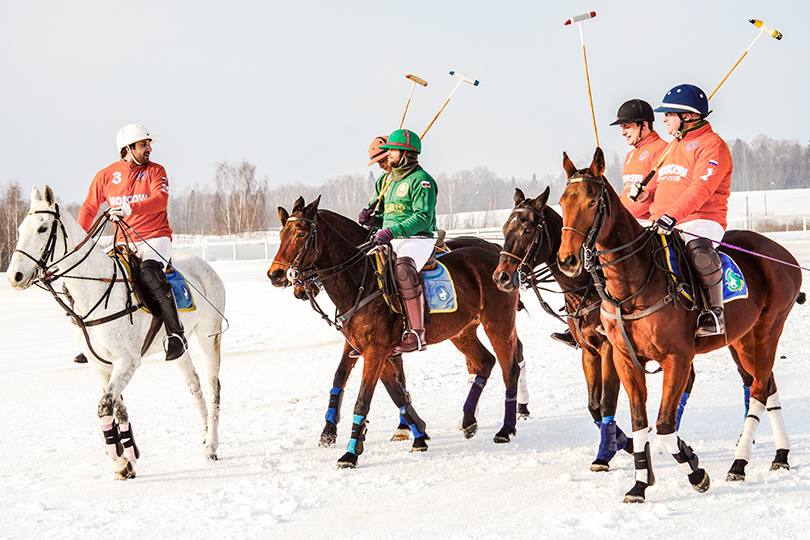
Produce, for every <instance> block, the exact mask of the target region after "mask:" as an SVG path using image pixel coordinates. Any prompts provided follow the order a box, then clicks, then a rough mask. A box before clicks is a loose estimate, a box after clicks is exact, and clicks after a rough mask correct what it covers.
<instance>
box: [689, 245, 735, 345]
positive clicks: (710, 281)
mask: <svg viewBox="0 0 810 540" xmlns="http://www.w3.org/2000/svg"><path fill="white" fill-rule="evenodd" d="M686 250H687V253H688V254H689V259H690V261H691V263H692V268H694V269H695V274H696V275H697V278H698V281H700V286H701V287H702V288H703V290H704V291H705V293H706V300H707V303H708V308H709V309H708V310H707V311H702V312H701V313H700V315H698V321H697V324H698V328H697V332H696V333H695V335H696V336H697V337H705V336H718V335H722V334H725V333H726V322H725V318H724V317H723V263H722V261H721V260H720V255H718V254H717V251H715V249H714V247H713V246H712V241H711V240H709V239H707V238H696V239H695V240H691V241H689V242H688V243H687V244H686Z"/></svg>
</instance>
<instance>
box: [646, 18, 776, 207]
mask: <svg viewBox="0 0 810 540" xmlns="http://www.w3.org/2000/svg"><path fill="white" fill-rule="evenodd" d="M748 22H750V23H751V24H753V25H754V26H756V27H757V28H759V34H757V37H755V38H754V41H752V42H751V45H749V46H748V48H747V49H745V52H744V53H742V56H740V59H739V60H737V63H736V64H734V66H733V67H732V68H731V69H730V70H729V72H728V73H726V76H725V77H723V80H722V81H720V84H718V85H717V88H715V89H714V90H713V91H712V93H711V94H709V97H708V98H707V99H712V96H713V95H714V94H716V93H717V91H718V90H720V87H721V86H723V83H724V82H726V79H728V76H729V75H731V72H732V71H734V70H735V69H736V68H737V66H739V65H740V62H742V60H743V58H745V56H746V55H747V54H748V51H750V50H751V47H753V46H754V43H756V42H757V40H759V38H761V37H762V34H765V33H766V32H767V33H768V34H769V35H770V36H771V37H772V38H774V39H776V40H780V39H782V32H779V31H778V30H775V29H774V28H771V27H770V26H768V25H767V24H765V23H764V22H762V21H760V20H759V19H748ZM676 141H677V139H674V140H673V141H671V142H670V143H669V146H667V150H666V152H664V153H663V154H662V155H661V159H659V160H658V163H656V164H655V167H653V168H652V169H651V170H650V172H648V173H647V176H645V177H644V180H642V181H641V187H644V186H646V185H647V184H648V183H649V182H650V180H652V177H653V176H655V173H656V172H658V169H659V168H660V167H661V165H662V164H663V163H664V160H665V159H666V158H667V156H668V155H669V154H670V152H672V149H673V148H675V142H676ZM633 200H634V201H635V199H633Z"/></svg>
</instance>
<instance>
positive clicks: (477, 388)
mask: <svg viewBox="0 0 810 540" xmlns="http://www.w3.org/2000/svg"><path fill="white" fill-rule="evenodd" d="M486 385H487V378H486V377H482V376H481V375H476V376H475V380H474V381H472V382H471V383H470V392H469V393H468V394H467V401H465V402H464V409H463V411H464V413H465V414H469V415H471V416H475V409H476V408H477V407H478V400H479V399H480V398H481V392H483V391H484V387H485V386H486Z"/></svg>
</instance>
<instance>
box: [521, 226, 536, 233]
mask: <svg viewBox="0 0 810 540" xmlns="http://www.w3.org/2000/svg"><path fill="white" fill-rule="evenodd" d="M533 230H534V227H526V228H525V229H523V234H530V233H531V232H532V231H533Z"/></svg>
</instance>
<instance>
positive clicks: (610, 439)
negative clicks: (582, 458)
mask: <svg viewBox="0 0 810 540" xmlns="http://www.w3.org/2000/svg"><path fill="white" fill-rule="evenodd" d="M599 430H600V432H601V435H602V436H601V439H600V441H599V451H598V452H597V453H596V458H597V459H603V460H605V461H610V460H611V459H613V456H615V455H616V452H617V451H618V449H619V446H618V444H617V443H616V422H615V421H614V420H610V421H605V420H602V423H601V425H600V426H599ZM626 443H627V440H626V437H625V444H626Z"/></svg>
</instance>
